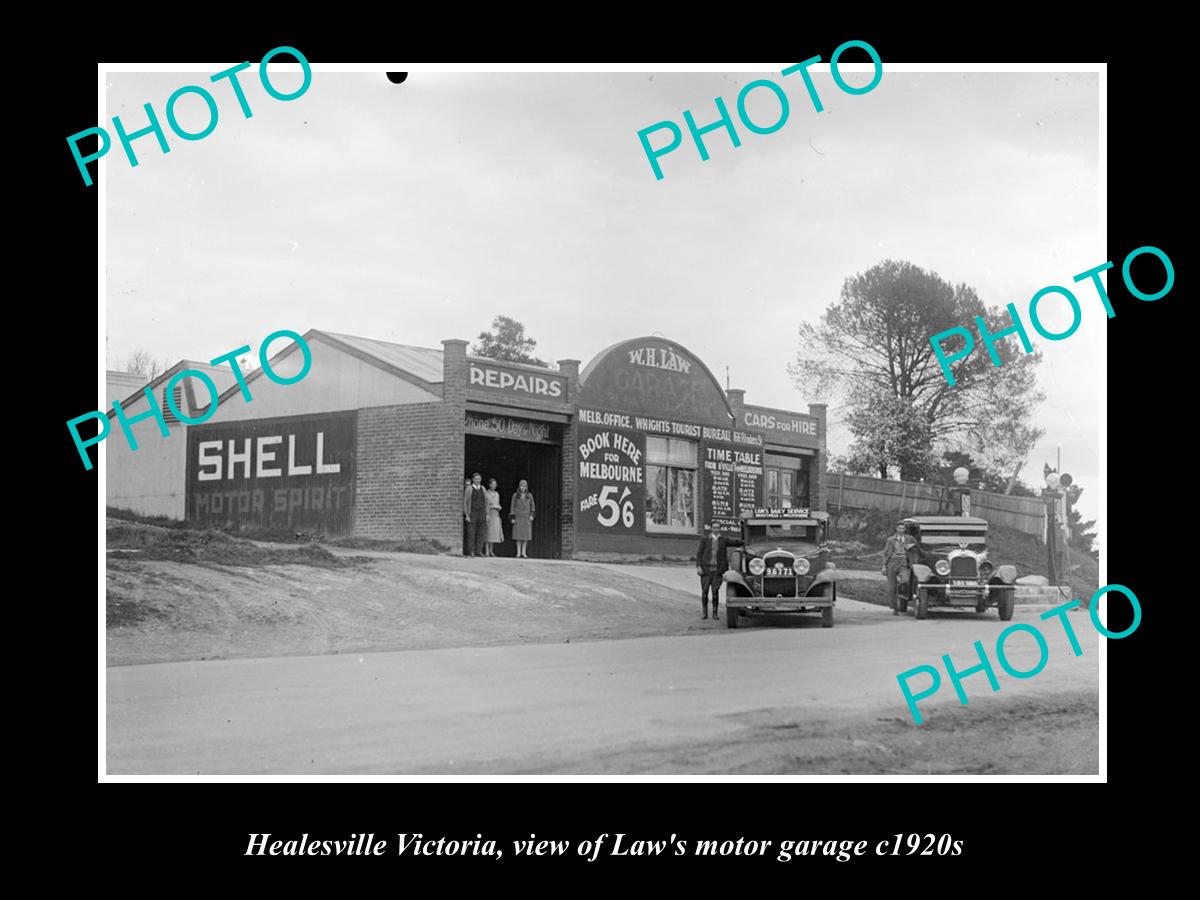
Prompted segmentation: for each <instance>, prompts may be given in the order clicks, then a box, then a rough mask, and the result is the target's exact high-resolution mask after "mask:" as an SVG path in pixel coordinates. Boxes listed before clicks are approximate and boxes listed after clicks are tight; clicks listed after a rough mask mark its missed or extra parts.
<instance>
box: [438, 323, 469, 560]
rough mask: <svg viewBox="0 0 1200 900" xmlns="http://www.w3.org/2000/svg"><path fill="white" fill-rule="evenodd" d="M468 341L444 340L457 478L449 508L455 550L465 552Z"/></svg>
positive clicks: (445, 418)
mask: <svg viewBox="0 0 1200 900" xmlns="http://www.w3.org/2000/svg"><path fill="white" fill-rule="evenodd" d="M468 377H469V374H468V368H467V342H466V341H463V340H459V339H458V338H450V339H448V340H444V341H442V434H441V436H440V437H441V439H442V441H443V447H444V450H445V452H446V453H447V454H448V455H449V459H448V461H447V464H448V468H451V469H453V471H454V473H455V475H454V477H453V478H450V479H448V481H447V484H446V490H447V498H446V509H447V510H449V511H450V512H451V514H452V515H453V516H454V522H455V527H454V528H453V529H452V532H451V533H452V534H453V535H455V536H456V537H457V540H456V541H455V544H454V546H455V549H456V550H457V551H458V552H459V553H462V551H463V546H462V502H463V499H462V492H463V474H462V473H463V468H464V467H465V466H466V464H467V460H466V446H465V444H464V440H465V438H466V425H465V422H464V419H465V418H466V413H467V379H468Z"/></svg>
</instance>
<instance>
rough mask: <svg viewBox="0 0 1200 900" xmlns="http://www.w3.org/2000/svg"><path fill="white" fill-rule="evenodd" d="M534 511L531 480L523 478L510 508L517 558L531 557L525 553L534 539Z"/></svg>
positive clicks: (513, 496)
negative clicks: (530, 491)
mask: <svg viewBox="0 0 1200 900" xmlns="http://www.w3.org/2000/svg"><path fill="white" fill-rule="evenodd" d="M533 511H534V506H533V494H531V493H529V482H528V481H526V480H525V479H524V478H522V479H521V482H520V484H518V485H517V492H516V493H515V494H513V495H512V503H511V504H510V505H509V509H508V513H509V517H510V518H511V519H512V536H513V540H514V541H516V542H517V559H529V557H528V556H526V555H525V548H526V545H527V544H528V543H529V542H530V540H532V539H533Z"/></svg>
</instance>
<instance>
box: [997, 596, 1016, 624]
mask: <svg viewBox="0 0 1200 900" xmlns="http://www.w3.org/2000/svg"><path fill="white" fill-rule="evenodd" d="M1015 593H1016V591H1014V590H1013V589H1012V588H1005V589H1004V590H1002V591H1001V592H1000V602H999V603H998V604H997V605H996V609H997V611H998V612H999V613H1000V621H1001V622H1007V621H1008V620H1009V619H1011V618H1012V617H1013V606H1014V605H1015V604H1016V597H1014V596H1013V595H1014V594H1015Z"/></svg>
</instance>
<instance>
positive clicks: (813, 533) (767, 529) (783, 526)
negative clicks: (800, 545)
mask: <svg viewBox="0 0 1200 900" xmlns="http://www.w3.org/2000/svg"><path fill="white" fill-rule="evenodd" d="M818 531H819V526H817V525H797V524H796V523H795V522H780V523H779V524H778V525H747V526H746V540H748V541H751V542H757V541H768V540H770V541H780V540H782V541H808V542H809V543H811V544H815V543H817V541H819V540H820V536H819V535H818V533H817V532H818Z"/></svg>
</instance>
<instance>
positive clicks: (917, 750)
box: [456, 689, 1100, 776]
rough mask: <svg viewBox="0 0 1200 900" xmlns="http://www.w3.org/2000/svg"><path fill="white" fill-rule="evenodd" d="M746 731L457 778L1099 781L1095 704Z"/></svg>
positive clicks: (998, 701)
mask: <svg viewBox="0 0 1200 900" xmlns="http://www.w3.org/2000/svg"><path fill="white" fill-rule="evenodd" d="M726 718H728V719H729V720H730V721H731V722H736V723H738V724H740V725H743V726H744V730H740V731H737V732H734V733H732V734H730V735H728V736H722V737H719V738H712V739H708V740H701V741H689V742H688V743H686V744H680V743H669V744H657V743H654V742H644V743H640V744H628V745H625V746H622V747H620V748H617V749H614V750H612V751H609V752H603V753H589V754H586V755H579V756H570V757H561V758H546V759H541V760H537V761H531V760H530V759H528V758H525V759H521V760H513V759H495V760H486V761H478V762H466V763H460V764H459V766H457V767H456V771H459V772H461V773H462V774H469V773H475V772H488V773H504V772H521V773H527V774H556V773H568V772H569V773H573V774H587V775H607V774H628V775H637V774H642V773H654V772H672V773H675V774H679V775H731V776H734V775H840V774H854V775H923V776H928V775H1016V774H1019V775H1096V774H1097V773H1098V772H1099V766H1100V750H1099V740H1100V738H1099V694H1098V692H1097V691H1096V690H1094V689H1087V690H1075V691H1067V692H1063V693H1055V694H1049V695H1047V696H1031V697H1011V696H1010V697H1005V696H995V697H980V698H978V699H975V698H972V699H971V702H970V705H969V706H966V707H962V706H955V705H944V706H940V707H939V708H938V709H937V712H936V714H935V715H934V716H932V717H931V718H929V719H928V720H927V721H926V722H925V723H924V724H922V725H919V726H918V725H915V724H914V723H913V721H912V720H911V719H910V718H905V717H900V716H884V715H880V713H879V711H878V710H876V711H872V712H869V713H861V714H856V715H852V716H839V717H833V718H830V717H821V718H812V717H810V716H809V714H808V713H807V711H806V710H804V709H801V708H786V707H783V708H773V709H762V710H754V711H752V712H745V713H738V714H735V715H732V716H728V717H726Z"/></svg>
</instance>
